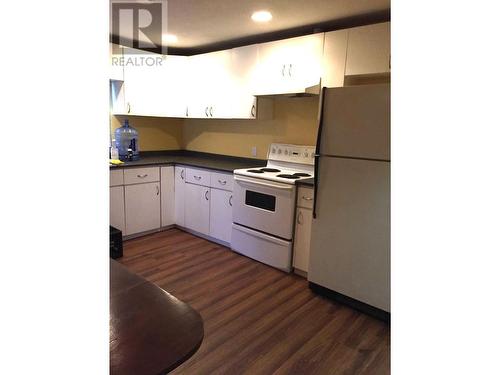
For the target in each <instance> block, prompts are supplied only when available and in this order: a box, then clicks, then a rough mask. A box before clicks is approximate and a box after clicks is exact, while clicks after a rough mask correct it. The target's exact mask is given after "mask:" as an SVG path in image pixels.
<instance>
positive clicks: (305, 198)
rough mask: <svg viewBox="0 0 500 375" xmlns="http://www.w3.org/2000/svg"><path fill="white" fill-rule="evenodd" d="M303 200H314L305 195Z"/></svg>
mask: <svg viewBox="0 0 500 375" xmlns="http://www.w3.org/2000/svg"><path fill="white" fill-rule="evenodd" d="M302 199H303V200H305V201H312V200H313V199H312V198H311V197H306V196H305V195H303V196H302Z"/></svg>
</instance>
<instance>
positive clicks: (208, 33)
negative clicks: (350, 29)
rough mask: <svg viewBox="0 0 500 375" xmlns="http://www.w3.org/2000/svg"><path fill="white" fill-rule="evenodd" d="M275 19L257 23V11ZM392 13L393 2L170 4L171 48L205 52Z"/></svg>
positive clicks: (222, 0) (181, 0)
mask: <svg viewBox="0 0 500 375" xmlns="http://www.w3.org/2000/svg"><path fill="white" fill-rule="evenodd" d="M262 9H265V10H268V11H270V12H271V13H272V15H273V19H272V20H271V21H270V22H268V23H262V24H259V23H255V22H253V21H252V20H251V18H250V16H251V15H252V13H253V12H254V11H256V10H262ZM389 9H390V0H168V23H167V29H168V33H170V34H175V35H176V36H177V38H178V40H177V42H176V43H175V44H172V45H170V46H168V47H176V48H181V49H182V48H202V47H205V46H209V45H214V44H217V43H221V42H225V41H231V40H237V39H242V38H249V37H252V36H256V35H260V34H266V33H273V32H279V31H282V30H288V29H293V28H299V27H301V26H306V25H314V24H321V23H325V22H327V21H335V20H342V19H345V18H350V17H357V16H361V15H367V14H372V13H377V12H382V11H387V10H389Z"/></svg>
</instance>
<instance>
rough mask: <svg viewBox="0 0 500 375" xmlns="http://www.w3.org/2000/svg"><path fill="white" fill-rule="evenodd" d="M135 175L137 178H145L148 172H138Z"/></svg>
mask: <svg viewBox="0 0 500 375" xmlns="http://www.w3.org/2000/svg"><path fill="white" fill-rule="evenodd" d="M137 177H139V178H145V177H148V174H147V173H145V174H138V175H137Z"/></svg>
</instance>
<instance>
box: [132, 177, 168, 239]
mask: <svg viewBox="0 0 500 375" xmlns="http://www.w3.org/2000/svg"><path fill="white" fill-rule="evenodd" d="M125 220H126V221H125V223H126V230H125V234H127V235H129V234H135V233H140V232H145V231H148V230H153V229H158V228H160V184H159V183H158V182H151V183H147V184H137V185H128V186H125Z"/></svg>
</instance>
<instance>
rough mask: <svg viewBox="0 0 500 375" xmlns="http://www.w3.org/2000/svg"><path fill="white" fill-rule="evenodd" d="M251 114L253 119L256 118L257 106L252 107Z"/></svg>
mask: <svg viewBox="0 0 500 375" xmlns="http://www.w3.org/2000/svg"><path fill="white" fill-rule="evenodd" d="M250 114H251V115H252V117H255V104H254V105H252V110H251V111H250Z"/></svg>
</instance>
